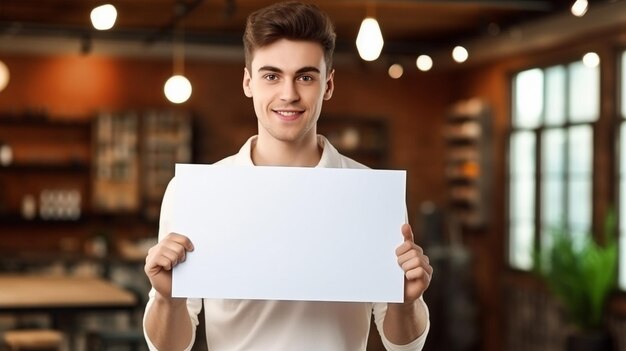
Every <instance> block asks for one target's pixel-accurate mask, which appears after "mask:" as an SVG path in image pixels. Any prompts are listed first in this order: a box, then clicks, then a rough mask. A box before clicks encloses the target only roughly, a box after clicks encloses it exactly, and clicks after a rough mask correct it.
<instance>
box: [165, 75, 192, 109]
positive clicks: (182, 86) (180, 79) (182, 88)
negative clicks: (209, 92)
mask: <svg viewBox="0 0 626 351" xmlns="http://www.w3.org/2000/svg"><path fill="white" fill-rule="evenodd" d="M163 92H164V93H165V97H167V99H168V100H169V101H171V102H173V103H175V104H182V103H183V102H185V101H187V100H188V99H189V97H190V96H191V83H190V82H189V79H187V78H186V77H185V76H183V75H173V76H171V77H170V79H168V80H167V82H165V86H164V87H163Z"/></svg>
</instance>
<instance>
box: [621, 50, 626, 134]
mask: <svg viewBox="0 0 626 351" xmlns="http://www.w3.org/2000/svg"><path fill="white" fill-rule="evenodd" d="M621 105H622V117H624V118H626V51H624V53H623V54H622V102H621ZM622 135H623V134H622Z"/></svg>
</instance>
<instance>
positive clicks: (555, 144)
mask: <svg viewBox="0 0 626 351" xmlns="http://www.w3.org/2000/svg"><path fill="white" fill-rule="evenodd" d="M541 143H542V144H541V145H542V146H541V159H542V162H541V166H542V169H543V172H544V173H545V174H551V175H562V174H563V172H564V169H565V157H564V155H565V131H564V130H563V129H549V130H546V131H545V132H544V133H543V135H542V140H541Z"/></svg>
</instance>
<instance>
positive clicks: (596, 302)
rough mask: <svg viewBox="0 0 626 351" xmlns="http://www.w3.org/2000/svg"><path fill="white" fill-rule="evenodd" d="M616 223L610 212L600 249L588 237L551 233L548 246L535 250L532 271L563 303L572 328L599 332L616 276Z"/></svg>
mask: <svg viewBox="0 0 626 351" xmlns="http://www.w3.org/2000/svg"><path fill="white" fill-rule="evenodd" d="M615 230H616V220H615V216H614V214H613V213H612V212H611V213H610V214H609V215H608V216H607V217H606V219H605V222H604V245H599V244H598V243H597V242H596V241H595V240H594V238H593V236H592V235H587V236H586V237H585V238H584V239H581V240H577V239H575V238H574V237H573V235H572V234H571V233H568V232H567V231H566V230H563V229H556V230H554V231H552V236H551V239H552V242H551V244H550V245H547V246H548V247H546V248H543V249H540V250H538V251H537V252H536V253H535V255H534V257H535V270H536V272H537V273H538V274H539V275H540V276H541V277H542V278H543V279H544V280H545V282H546V284H547V285H548V287H549V288H550V290H551V291H552V292H553V293H554V294H555V296H556V297H557V298H558V299H559V300H560V301H561V302H562V303H563V306H564V308H565V310H566V312H567V314H568V316H569V318H570V320H571V321H572V323H573V324H574V325H576V326H577V327H579V328H580V329H582V330H593V329H600V328H601V327H602V317H603V312H604V308H605V303H606V300H607V298H608V296H609V294H610V293H611V290H612V289H613V287H614V285H615V279H616V274H617V242H616V239H615V237H616V235H615Z"/></svg>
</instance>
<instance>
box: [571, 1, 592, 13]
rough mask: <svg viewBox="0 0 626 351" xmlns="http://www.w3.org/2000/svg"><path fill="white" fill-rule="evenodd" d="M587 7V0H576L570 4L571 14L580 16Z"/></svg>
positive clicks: (585, 11)
mask: <svg viewBox="0 0 626 351" xmlns="http://www.w3.org/2000/svg"><path fill="white" fill-rule="evenodd" d="M588 7H589V3H588V2H587V0H576V1H575V2H574V4H573V5H572V9H571V10H572V15H574V16H576V17H582V16H584V15H585V13H587V8H588Z"/></svg>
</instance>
